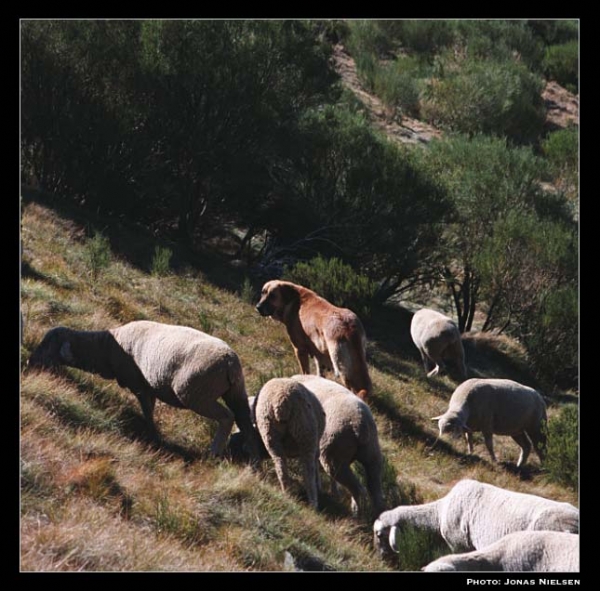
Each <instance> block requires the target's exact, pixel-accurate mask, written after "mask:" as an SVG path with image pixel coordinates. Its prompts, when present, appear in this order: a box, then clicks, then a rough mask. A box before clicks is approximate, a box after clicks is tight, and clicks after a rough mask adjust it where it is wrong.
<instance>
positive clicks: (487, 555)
mask: <svg viewBox="0 0 600 591" xmlns="http://www.w3.org/2000/svg"><path fill="white" fill-rule="evenodd" d="M421 570H423V571H425V572H440V571H473V572H476V571H510V572H546V573H549V572H565V573H567V572H579V535H578V534H571V533H565V532H557V531H519V532H514V533H512V534H508V535H506V536H504V537H503V538H500V539H499V540H498V541H497V542H494V543H493V544H490V545H489V546H486V547H485V548H483V549H482V550H474V551H473V552H466V553H464V554H448V555H447V556H442V557H441V558H438V559H437V560H434V561H433V562H430V563H429V564H428V565H427V566H425V567H424V568H422V569H421Z"/></svg>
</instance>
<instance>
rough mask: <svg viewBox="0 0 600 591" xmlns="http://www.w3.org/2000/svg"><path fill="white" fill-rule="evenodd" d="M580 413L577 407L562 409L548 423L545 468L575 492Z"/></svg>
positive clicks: (577, 476)
mask: <svg viewBox="0 0 600 591" xmlns="http://www.w3.org/2000/svg"><path fill="white" fill-rule="evenodd" d="M578 419H579V412H578V407H577V405H574V404H568V405H566V406H564V407H563V408H561V410H560V413H559V414H558V416H557V417H556V418H554V419H553V420H551V421H549V422H548V446H547V456H546V460H545V462H544V467H545V468H546V470H547V471H548V475H549V477H550V478H551V479H552V480H554V481H555V482H559V483H561V484H565V485H566V486H569V487H571V488H573V489H575V490H577V485H578V482H579V421H578Z"/></svg>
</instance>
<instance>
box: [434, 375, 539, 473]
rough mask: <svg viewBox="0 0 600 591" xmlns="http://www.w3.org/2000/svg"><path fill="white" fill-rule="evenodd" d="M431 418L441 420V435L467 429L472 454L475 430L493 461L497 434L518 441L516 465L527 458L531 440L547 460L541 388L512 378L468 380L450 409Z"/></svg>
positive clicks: (537, 452) (453, 399)
mask: <svg viewBox="0 0 600 591" xmlns="http://www.w3.org/2000/svg"><path fill="white" fill-rule="evenodd" d="M431 420H433V421H438V426H439V430H440V436H441V435H443V434H444V433H452V434H453V435H455V436H458V435H462V434H463V433H464V434H465V437H466V440H467V446H468V449H469V453H470V454H472V453H473V433H474V432H476V431H481V432H482V433H483V438H484V440H485V445H486V447H487V449H488V451H489V452H490V456H491V457H492V461H493V462H495V461H496V456H495V455H494V444H493V438H492V436H493V435H494V434H496V435H510V436H511V437H512V438H513V439H514V440H515V441H516V443H517V444H518V445H519V447H520V448H521V454H520V455H519V460H518V461H517V467H520V466H522V465H523V464H524V463H525V462H526V461H527V458H528V457H529V452H530V451H531V443H533V447H534V449H535V452H536V454H537V455H538V457H539V459H540V461H541V462H543V461H544V451H545V446H546V435H545V432H544V431H545V425H546V404H545V402H544V399H543V398H542V396H541V395H540V394H539V392H537V391H536V390H534V389H533V388H529V387H528V386H524V385H522V384H519V383H517V382H513V381H512V380H501V379H479V378H473V379H470V380H467V381H466V382H463V383H462V384H460V386H458V388H456V390H454V393H453V394H452V396H451V398H450V402H449V404H448V410H447V411H446V412H445V413H444V414H443V415H440V416H438V417H433V418H432V419H431ZM530 440H531V441H530Z"/></svg>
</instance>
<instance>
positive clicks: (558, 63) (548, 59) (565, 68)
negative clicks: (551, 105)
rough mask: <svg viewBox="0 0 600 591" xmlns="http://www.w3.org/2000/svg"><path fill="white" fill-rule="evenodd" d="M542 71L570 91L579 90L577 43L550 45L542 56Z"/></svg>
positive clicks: (576, 91) (575, 91)
mask: <svg viewBox="0 0 600 591" xmlns="http://www.w3.org/2000/svg"><path fill="white" fill-rule="evenodd" d="M543 66H544V73H545V74H546V76H547V77H548V78H550V79H551V80H556V82H558V83H559V84H560V85H561V86H564V87H565V88H566V89H567V90H569V91H570V92H573V93H575V94H577V93H578V92H579V72H578V69H579V43H578V42H577V41H569V42H568V43H563V44H561V45H551V46H550V47H548V48H547V49H546V55H545V56H544V62H543Z"/></svg>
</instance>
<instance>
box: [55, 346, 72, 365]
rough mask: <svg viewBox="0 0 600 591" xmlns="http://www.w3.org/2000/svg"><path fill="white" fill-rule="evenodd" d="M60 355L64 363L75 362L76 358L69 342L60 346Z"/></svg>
mask: <svg viewBox="0 0 600 591" xmlns="http://www.w3.org/2000/svg"><path fill="white" fill-rule="evenodd" d="M59 354H60V358H61V359H62V360H63V362H64V363H67V364H69V363H73V362H74V361H75V357H73V351H72V350H71V343H69V341H65V342H64V343H63V344H62V345H61V346H60V352H59Z"/></svg>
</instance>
